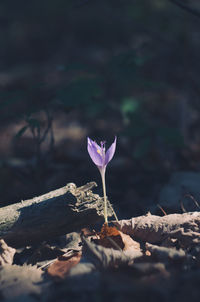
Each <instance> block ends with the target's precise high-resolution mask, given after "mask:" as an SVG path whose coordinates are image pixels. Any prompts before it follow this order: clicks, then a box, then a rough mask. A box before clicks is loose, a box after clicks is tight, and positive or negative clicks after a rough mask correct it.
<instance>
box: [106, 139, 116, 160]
mask: <svg viewBox="0 0 200 302" xmlns="http://www.w3.org/2000/svg"><path fill="white" fill-rule="evenodd" d="M116 141H117V137H116V136H115V140H114V142H113V143H112V145H111V146H110V148H109V149H108V150H107V151H106V156H105V165H107V164H108V163H109V161H111V159H112V158H113V155H114V154H115V149H116Z"/></svg>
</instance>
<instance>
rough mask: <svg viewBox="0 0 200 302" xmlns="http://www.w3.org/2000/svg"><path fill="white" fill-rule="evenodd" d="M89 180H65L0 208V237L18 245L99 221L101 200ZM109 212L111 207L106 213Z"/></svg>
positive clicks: (93, 183) (101, 210)
mask: <svg viewBox="0 0 200 302" xmlns="http://www.w3.org/2000/svg"><path fill="white" fill-rule="evenodd" d="M95 186H97V185H96V183H95V182H90V183H88V184H86V185H84V186H82V187H79V188H77V187H76V185H75V184H73V183H69V184H67V185H66V186H65V187H63V188H60V189H58V190H55V191H51V192H49V193H47V194H44V195H42V196H39V197H35V198H33V199H30V200H25V201H21V202H19V203H16V204H12V205H9V206H6V207H3V208H0V238H3V239H4V240H5V241H6V242H7V243H8V244H9V245H11V246H13V247H20V246H24V245H30V244H34V243H38V242H40V241H42V240H47V239H50V238H53V237H55V236H58V235H62V234H66V233H70V232H73V231H75V230H81V228H83V227H88V226H90V225H93V224H95V223H96V222H99V221H101V220H102V221H103V219H102V217H103V208H102V205H103V202H102V198H101V197H99V195H97V194H93V193H92V191H91V189H92V188H93V187H95ZM108 215H109V216H112V214H111V210H110V211H109V213H108Z"/></svg>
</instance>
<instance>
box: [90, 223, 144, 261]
mask: <svg viewBox="0 0 200 302" xmlns="http://www.w3.org/2000/svg"><path fill="white" fill-rule="evenodd" d="M99 237H100V239H96V240H94V242H95V243H96V244H98V245H101V246H103V247H106V248H113V249H115V250H122V251H124V252H125V251H126V253H127V254H129V253H130V254H131V253H135V252H138V253H139V255H141V249H140V244H139V243H138V242H136V241H134V240H133V239H132V238H131V237H130V236H129V235H126V234H124V233H122V232H120V231H118V230H117V229H116V227H109V226H108V225H107V224H104V225H103V227H102V229H101V232H100V233H99Z"/></svg>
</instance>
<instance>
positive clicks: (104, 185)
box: [101, 171, 108, 223]
mask: <svg viewBox="0 0 200 302" xmlns="http://www.w3.org/2000/svg"><path fill="white" fill-rule="evenodd" d="M101 180H102V185H103V198H104V219H105V223H108V212H107V197H106V183H105V171H103V172H101Z"/></svg>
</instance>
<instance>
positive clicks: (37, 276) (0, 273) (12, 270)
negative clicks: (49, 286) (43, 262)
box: [0, 264, 45, 299]
mask: <svg viewBox="0 0 200 302" xmlns="http://www.w3.org/2000/svg"><path fill="white" fill-rule="evenodd" d="M42 274H43V272H42V270H40V269H38V268H37V267H36V266H31V265H23V266H19V265H8V264H7V265H4V266H3V267H1V268H0V288H1V294H2V295H3V297H4V298H6V299H11V298H14V297H19V296H23V295H30V294H35V295H37V294H38V295H39V294H40V293H41V291H42V289H43V286H45V284H42V281H43V277H42Z"/></svg>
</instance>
